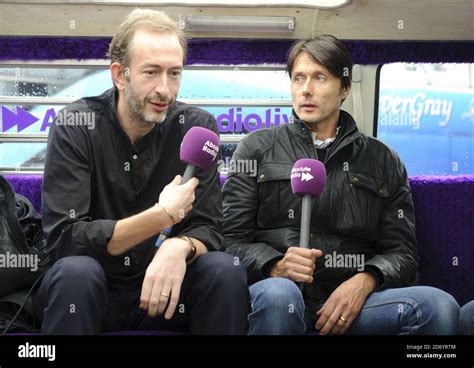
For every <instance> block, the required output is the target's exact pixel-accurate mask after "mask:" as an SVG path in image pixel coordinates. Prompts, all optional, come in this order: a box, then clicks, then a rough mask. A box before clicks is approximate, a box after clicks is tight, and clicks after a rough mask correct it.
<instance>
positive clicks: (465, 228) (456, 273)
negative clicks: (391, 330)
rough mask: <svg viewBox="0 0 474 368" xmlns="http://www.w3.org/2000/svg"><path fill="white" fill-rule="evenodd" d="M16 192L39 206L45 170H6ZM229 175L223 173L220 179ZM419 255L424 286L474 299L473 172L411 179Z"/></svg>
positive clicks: (38, 208) (38, 207) (421, 281)
mask: <svg viewBox="0 0 474 368" xmlns="http://www.w3.org/2000/svg"><path fill="white" fill-rule="evenodd" d="M6 178H7V180H9V181H10V183H11V184H12V186H13V188H14V189H15V191H16V192H17V193H20V194H23V195H25V196H26V197H28V198H29V199H30V200H31V202H32V204H33V205H34V206H35V208H36V209H37V210H39V211H40V210H41V184H42V176H41V175H6ZM225 179H226V176H225V175H223V174H221V175H220V181H221V184H223V183H224V182H225ZM410 185H411V188H412V193H413V201H414V204H415V214H416V231H417V240H418V250H419V255H420V267H419V268H420V282H419V283H420V285H430V286H434V287H438V288H440V289H443V290H445V291H447V292H449V293H450V294H452V295H453V296H454V297H455V298H456V299H457V301H458V303H459V304H460V305H462V304H464V303H466V302H467V301H469V300H471V299H474V256H473V254H474V248H473V247H474V244H472V239H474V226H473V210H472V204H473V203H474V175H462V176H444V177H441V176H418V177H411V178H410Z"/></svg>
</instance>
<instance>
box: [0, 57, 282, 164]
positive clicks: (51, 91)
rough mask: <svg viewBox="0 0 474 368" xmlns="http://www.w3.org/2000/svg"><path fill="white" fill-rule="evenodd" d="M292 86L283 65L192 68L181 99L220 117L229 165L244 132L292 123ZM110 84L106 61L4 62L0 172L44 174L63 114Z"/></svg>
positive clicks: (0, 74) (0, 100)
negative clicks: (50, 137) (53, 131)
mask: <svg viewBox="0 0 474 368" xmlns="http://www.w3.org/2000/svg"><path fill="white" fill-rule="evenodd" d="M289 83H290V81H289V78H288V76H287V75H286V73H285V71H284V69H283V68H282V67H281V66H261V67H258V66H255V67H249V66H242V67H225V66H222V67H220V66H191V67H188V68H186V69H185V71H184V73H183V80H182V83H181V87H180V92H179V95H178V99H179V100H181V101H183V102H186V103H188V104H190V105H194V106H199V107H202V108H204V109H206V110H208V111H210V112H211V113H213V114H214V116H215V118H216V122H217V126H218V129H219V132H220V134H221V142H222V145H221V152H222V156H223V157H222V159H223V160H224V161H226V162H227V161H228V160H229V159H230V157H231V156H232V153H233V151H234V150H235V147H236V144H237V143H238V142H239V141H240V139H241V138H242V136H243V135H245V134H247V133H248V132H251V131H253V130H256V129H261V128H267V127H270V126H273V125H279V124H284V123H287V122H289V119H290V116H291V96H290V88H289ZM111 87H112V80H111V78H110V72H109V70H108V68H107V63H106V62H105V61H104V62H99V63H97V64H88V65H85V66H84V67H82V64H81V63H77V64H73V65H61V66H56V67H53V66H50V65H48V64H46V65H41V64H38V65H32V64H25V65H13V66H12V65H1V64H0V114H1V120H0V121H1V125H0V169H2V170H42V169H43V166H44V156H45V154H44V153H45V147H46V140H47V134H48V131H49V127H50V126H51V124H52V122H53V120H54V118H55V116H56V114H57V113H58V112H59V110H60V109H62V108H63V107H64V106H65V105H66V104H67V103H69V102H72V101H74V100H76V99H78V98H81V97H86V96H94V95H98V94H100V93H102V92H103V91H105V90H106V89H108V88H111ZM222 167H223V168H225V165H224V166H222Z"/></svg>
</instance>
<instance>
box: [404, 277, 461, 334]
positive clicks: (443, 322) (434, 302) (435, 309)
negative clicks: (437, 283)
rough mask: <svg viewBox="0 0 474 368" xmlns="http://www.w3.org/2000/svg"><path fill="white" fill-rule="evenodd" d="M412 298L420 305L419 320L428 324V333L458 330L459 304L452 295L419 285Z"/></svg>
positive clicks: (454, 331)
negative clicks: (420, 318) (420, 314)
mask: <svg viewBox="0 0 474 368" xmlns="http://www.w3.org/2000/svg"><path fill="white" fill-rule="evenodd" d="M412 298H413V299H414V302H415V303H417V304H419V305H420V307H421V308H420V310H421V311H422V316H421V317H422V318H423V321H421V322H422V323H425V324H429V325H430V328H429V330H430V334H433V335H438V334H440V335H453V334H456V333H457V332H458V326H459V304H458V303H457V302H456V300H455V299H454V298H453V296H452V295H450V294H448V293H447V292H445V291H443V290H441V289H437V288H434V287H431V286H419V287H417V290H416V292H415V296H412Z"/></svg>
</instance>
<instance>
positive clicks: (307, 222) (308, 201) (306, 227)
mask: <svg viewBox="0 0 474 368" xmlns="http://www.w3.org/2000/svg"><path fill="white" fill-rule="evenodd" d="M312 205H313V197H311V196H310V195H309V194H305V195H304V196H303V203H302V206H301V229H300V247H301V248H306V249H308V248H309V233H310V226H311V207H312Z"/></svg>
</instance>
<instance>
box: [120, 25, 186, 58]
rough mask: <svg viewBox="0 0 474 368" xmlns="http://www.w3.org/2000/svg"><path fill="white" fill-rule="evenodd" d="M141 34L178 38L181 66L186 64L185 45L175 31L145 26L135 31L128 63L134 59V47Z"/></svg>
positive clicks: (131, 40) (129, 48) (129, 47)
mask: <svg viewBox="0 0 474 368" xmlns="http://www.w3.org/2000/svg"><path fill="white" fill-rule="evenodd" d="M140 34H150V35H151V34H153V35H159V36H169V37H170V38H174V39H175V40H176V45H177V46H178V48H179V50H180V52H181V66H183V64H184V56H185V52H184V50H183V47H182V45H181V43H180V39H179V36H178V35H177V34H176V33H174V32H173V31H171V30H168V29H162V30H160V29H147V28H145V27H143V28H137V29H136V30H135V31H134V32H133V36H132V38H131V39H130V44H129V46H128V55H127V56H128V64H130V62H131V60H132V57H133V51H134V48H135V41H136V37H137V35H140Z"/></svg>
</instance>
